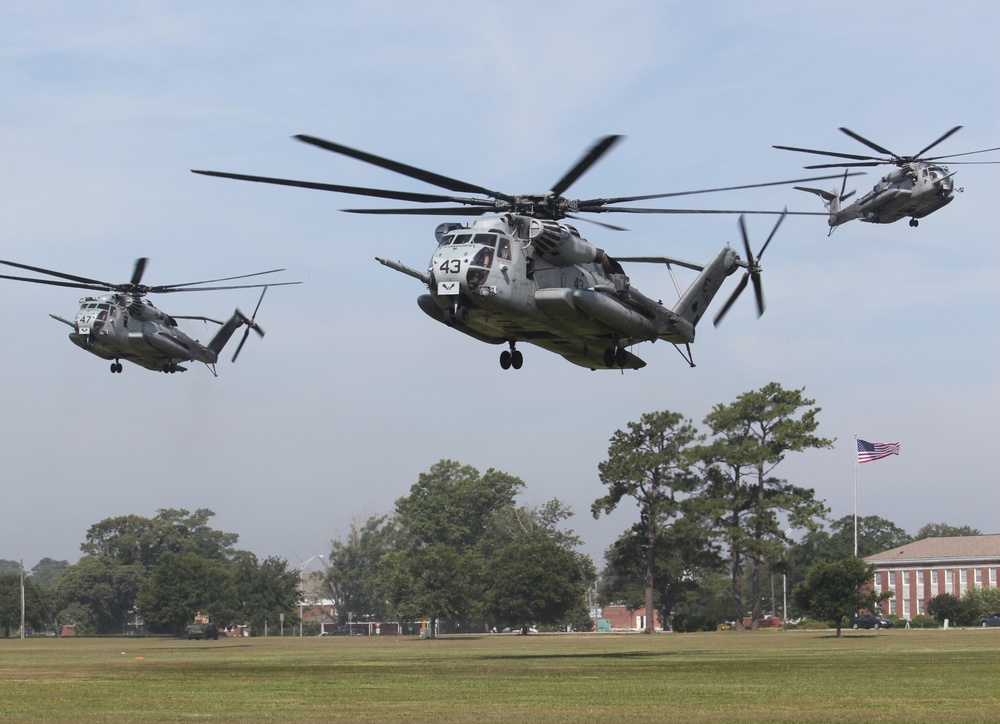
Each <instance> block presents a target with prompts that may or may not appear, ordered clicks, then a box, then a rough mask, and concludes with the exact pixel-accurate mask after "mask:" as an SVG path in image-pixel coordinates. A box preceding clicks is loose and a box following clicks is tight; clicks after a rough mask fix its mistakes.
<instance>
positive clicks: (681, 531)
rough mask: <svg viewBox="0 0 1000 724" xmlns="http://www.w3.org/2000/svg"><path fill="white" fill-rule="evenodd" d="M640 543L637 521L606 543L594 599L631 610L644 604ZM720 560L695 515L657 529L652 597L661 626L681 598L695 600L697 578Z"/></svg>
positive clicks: (702, 577) (666, 623)
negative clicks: (659, 530)
mask: <svg viewBox="0 0 1000 724" xmlns="http://www.w3.org/2000/svg"><path fill="white" fill-rule="evenodd" d="M645 543H646V536H645V534H644V532H643V529H642V524H641V523H637V524H636V525H634V526H632V528H630V529H629V530H627V531H625V532H624V533H622V535H621V536H619V537H618V540H616V541H615V542H614V543H613V544H612V545H611V547H610V548H608V550H607V551H606V552H605V554H604V561H605V566H604V569H603V571H602V572H601V580H600V583H599V585H598V589H597V597H598V600H599V601H601V602H602V603H616V602H617V603H622V604H624V605H625V606H627V607H628V608H629V609H631V610H636V609H640V608H642V607H643V606H644V605H645V593H646V585H645V574H646V563H645V555H644V551H643V547H644V546H645ZM721 565H722V559H721V558H720V556H719V552H718V549H717V547H716V546H715V545H714V544H713V542H712V539H711V531H710V530H708V529H707V527H706V526H705V525H704V523H703V522H702V521H700V520H699V518H698V517H697V516H696V515H689V516H686V517H684V518H679V519H678V520H677V521H675V522H674V523H673V524H672V525H671V526H669V527H667V528H665V529H664V530H662V531H661V532H660V534H659V535H658V536H657V540H656V547H655V576H654V579H653V601H654V606H655V608H656V611H657V612H658V613H659V614H660V620H661V621H663V625H664V627H666V628H670V629H673V628H674V627H673V623H672V613H673V612H674V611H675V610H677V607H678V605H679V604H680V603H681V602H682V601H684V600H688V599H691V600H694V599H700V598H701V597H700V596H698V595H696V593H697V592H698V591H699V590H700V589H701V587H702V583H703V581H704V580H705V579H706V577H707V576H709V575H710V573H711V572H713V571H716V570H717V569H719V568H720V566H721ZM699 603H700V601H699ZM700 608H701V606H700V605H699V609H700ZM647 615H648V614H647ZM713 618H714V615H713ZM725 618H726V617H720V618H718V620H720V621H721V620H724V619H725Z"/></svg>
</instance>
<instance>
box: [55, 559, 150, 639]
mask: <svg viewBox="0 0 1000 724" xmlns="http://www.w3.org/2000/svg"><path fill="white" fill-rule="evenodd" d="M144 577H145V571H144V570H143V568H142V566H140V565H138V564H129V565H126V564H123V563H119V562H118V561H115V560H113V559H109V558H96V557H90V556H84V557H83V558H81V559H80V560H79V561H78V562H77V563H75V564H74V565H72V566H69V567H68V568H66V569H65V570H64V571H63V572H62V573H61V574H60V575H59V577H58V578H57V579H56V581H55V583H54V585H53V587H52V596H53V600H54V605H55V609H56V611H57V614H56V615H57V618H58V620H59V621H61V622H71V623H77V624H80V625H81V629H83V628H86V629H88V630H89V631H90V632H92V633H100V634H110V633H122V631H124V630H125V625H126V624H127V623H128V622H129V621H130V620H132V618H133V615H134V614H133V609H134V607H135V596H136V594H137V593H138V591H139V586H140V585H141V584H142V580H143V578H144ZM81 610H86V611H89V614H88V615H85V616H81V615H80V612H81Z"/></svg>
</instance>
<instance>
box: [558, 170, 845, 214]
mask: <svg viewBox="0 0 1000 724" xmlns="http://www.w3.org/2000/svg"><path fill="white" fill-rule="evenodd" d="M851 175H852V176H863V175H864V174H861V173H855V174H851ZM840 177H841V174H839V173H837V174H830V175H828V176H810V177H809V178H799V179H791V180H789V181H768V182H766V183H760V184H744V185H742V186H721V187H719V188H716V189H699V190H697V191H673V192H670V193H666V194H646V195H644V196H616V197H614V198H610V199H587V200H586V201H578V202H577V206H578V207H579V209H580V211H591V210H592V209H589V208H586V209H585V208H584V207H585V206H606V205H608V204H623V203H626V202H629V201H646V200H648V199H668V198H673V197H675V196H694V195H696V194H712V193H715V192H717V191H739V190H741V189H757V188H763V187H765V186H786V185H789V184H799V183H806V182H808V181H826V180H828V179H833V178H835V179H839V178H840Z"/></svg>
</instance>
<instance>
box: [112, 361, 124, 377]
mask: <svg viewBox="0 0 1000 724" xmlns="http://www.w3.org/2000/svg"><path fill="white" fill-rule="evenodd" d="M121 371H122V363H121V362H119V361H118V360H115V361H114V362H112V363H111V374H116V373H117V374H121Z"/></svg>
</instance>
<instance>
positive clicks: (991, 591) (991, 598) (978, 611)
mask: <svg viewBox="0 0 1000 724" xmlns="http://www.w3.org/2000/svg"><path fill="white" fill-rule="evenodd" d="M961 602H962V609H963V611H964V612H965V613H966V620H964V621H962V625H965V626H974V625H976V624H978V623H979V622H980V621H981V620H982V619H984V618H986V617H987V616H991V615H993V614H994V613H996V612H997V611H1000V588H995V587H994V588H979V587H978V586H972V587H971V588H969V589H968V590H966V592H965V594H964V595H963V596H962V601H961Z"/></svg>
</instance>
